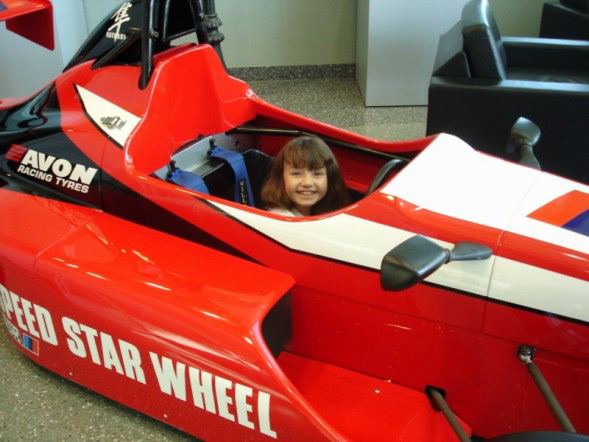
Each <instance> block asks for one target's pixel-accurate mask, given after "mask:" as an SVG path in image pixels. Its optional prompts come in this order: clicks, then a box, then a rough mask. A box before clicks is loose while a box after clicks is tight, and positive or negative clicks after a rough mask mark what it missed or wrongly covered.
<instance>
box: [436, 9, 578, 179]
mask: <svg viewBox="0 0 589 442" xmlns="http://www.w3.org/2000/svg"><path fill="white" fill-rule="evenodd" d="M520 116H523V117H526V118H528V119H530V120H532V121H533V122H535V123H536V124H537V125H538V126H540V128H541V130H542V137H541V138H540V141H539V143H538V144H537V145H536V148H535V153H536V156H537V158H538V160H539V161H540V164H541V166H542V168H543V169H544V170H547V171H549V172H553V173H555V174H558V175H562V176H566V177H569V178H572V179H575V180H577V181H582V182H585V183H589V42H582V41H573V40H551V39H539V38H517V37H507V38H501V35H500V34H499V30H498V28H497V24H496V22H495V19H494V17H493V14H492V11H491V9H490V7H489V4H488V2H487V0H472V1H470V2H469V3H467V4H466V5H465V6H464V9H463V11H462V19H461V21H460V22H459V23H458V24H456V25H455V26H454V27H453V28H452V29H451V30H450V31H449V32H447V33H446V34H444V35H442V37H441V38H440V42H439V47H438V53H437V56H436V61H435V66H434V73H433V76H432V80H431V83H430V87H429V103H428V116H427V133H428V135H429V134H435V133H439V132H447V133H451V134H455V135H457V136H459V137H460V138H462V139H464V140H465V141H466V142H468V143H469V144H471V145H472V146H473V147H475V148H476V149H478V150H481V151H485V152H488V153H491V154H494V155H498V156H502V157H505V158H507V154H506V153H505V146H506V143H507V139H508V136H509V131H510V128H511V126H512V125H513V124H514V123H515V121H516V120H517V119H518V118H519V117H520Z"/></svg>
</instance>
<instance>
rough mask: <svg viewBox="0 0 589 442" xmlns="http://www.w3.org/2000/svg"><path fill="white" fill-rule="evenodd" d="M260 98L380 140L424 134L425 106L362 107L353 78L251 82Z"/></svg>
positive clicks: (414, 136) (362, 102) (400, 138)
mask: <svg viewBox="0 0 589 442" xmlns="http://www.w3.org/2000/svg"><path fill="white" fill-rule="evenodd" d="M249 84H250V86H251V87H252V88H253V89H254V91H255V92H256V93H257V94H258V95H259V96H260V97H262V98H263V99H265V100H267V101H269V102H270V103H272V104H275V105H277V106H280V107H282V108H285V109H288V110H291V111H293V112H296V113H299V114H302V115H305V116H307V117H311V118H313V119H315V120H318V121H322V122H324V123H328V124H331V125H333V126H337V127H341V128H344V129H347V130H350V131H352V132H356V133H359V134H362V135H366V136H368V137H372V138H378V139H383V140H407V139H412V138H419V137H423V136H424V135H425V121H426V112H427V108H426V107H425V106H415V107H411V106H405V107H366V106H364V101H363V99H362V95H361V94H360V90H359V89H358V84H357V83H356V80H354V79H330V80H267V81H251V82H249Z"/></svg>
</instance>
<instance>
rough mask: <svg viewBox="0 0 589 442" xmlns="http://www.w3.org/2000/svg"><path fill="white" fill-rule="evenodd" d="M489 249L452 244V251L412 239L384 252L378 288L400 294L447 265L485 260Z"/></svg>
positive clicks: (427, 241) (474, 245) (422, 238)
mask: <svg viewBox="0 0 589 442" xmlns="http://www.w3.org/2000/svg"><path fill="white" fill-rule="evenodd" d="M492 254H493V251H492V250H491V248H490V247H487V246H484V245H482V244H477V243H472V242H459V243H456V245H455V247H454V248H453V249H452V250H449V249H445V248H444V247H441V246H439V245H438V244H436V243H435V242H433V241H431V240H429V239H427V238H425V237H423V236H420V235H416V236H413V237H411V238H409V239H407V240H405V241H403V242H402V243H401V244H399V245H398V246H396V247H395V248H394V249H392V250H391V251H390V252H388V253H387V254H386V255H385V257H384V258H383V260H382V263H381V272H380V285H381V287H382V288H383V289H385V290H393V291H397V290H404V289H407V288H409V287H412V286H413V285H415V284H417V283H418V282H420V281H423V280H424V279H425V278H427V277H428V276H429V275H431V274H432V273H433V272H435V271H436V270H438V269H439V268H440V267H442V266H443V265H444V264H446V263H448V262H451V261H472V260H481V259H488V258H490V257H491V255H492Z"/></svg>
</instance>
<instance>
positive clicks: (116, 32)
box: [106, 2, 132, 41]
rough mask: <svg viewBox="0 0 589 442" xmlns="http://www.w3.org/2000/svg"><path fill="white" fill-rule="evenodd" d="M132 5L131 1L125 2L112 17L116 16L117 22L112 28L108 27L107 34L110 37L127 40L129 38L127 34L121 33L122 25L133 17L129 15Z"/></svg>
mask: <svg viewBox="0 0 589 442" xmlns="http://www.w3.org/2000/svg"><path fill="white" fill-rule="evenodd" d="M131 6H132V4H131V2H127V3H125V4H124V5H123V6H121V7H120V8H119V10H118V11H117V12H115V14H114V15H113V16H112V17H111V18H114V20H115V22H114V24H113V25H112V26H111V27H110V28H108V29H107V32H106V36H107V37H108V38H112V39H113V40H115V41H117V40H125V39H126V38H127V36H126V35H125V34H122V33H121V25H122V24H123V23H126V22H128V21H129V20H131V17H129V9H130V8H131Z"/></svg>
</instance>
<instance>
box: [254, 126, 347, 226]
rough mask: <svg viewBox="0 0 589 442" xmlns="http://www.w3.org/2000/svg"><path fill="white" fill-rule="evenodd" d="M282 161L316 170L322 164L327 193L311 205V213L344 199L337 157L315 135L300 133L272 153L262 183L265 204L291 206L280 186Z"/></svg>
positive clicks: (334, 207) (342, 203)
mask: <svg viewBox="0 0 589 442" xmlns="http://www.w3.org/2000/svg"><path fill="white" fill-rule="evenodd" d="M285 161H286V162H288V164H290V165H291V166H293V167H296V168H308V169H310V170H316V169H321V168H322V167H325V169H326V171H327V193H326V194H325V196H324V197H323V198H322V199H321V200H320V201H318V202H317V203H316V204H315V205H314V206H313V207H311V215H318V214H321V213H325V212H330V211H332V210H337V209H341V208H342V207H343V206H345V205H346V204H347V203H348V191H347V189H346V186H345V184H344V180H343V178H342V174H341V172H340V168H339V165H338V164H337V160H336V159H335V156H334V155H333V152H332V151H331V149H330V148H329V146H327V144H325V142H324V141H323V140H321V139H319V138H317V137H313V136H303V137H298V138H293V139H292V140H290V141H289V142H288V143H286V144H285V145H284V147H283V148H282V150H281V151H280V153H279V154H278V155H277V156H276V158H275V160H274V163H273V164H272V168H271V169H270V173H269V174H268V177H267V178H266V181H265V182H264V185H263V186H262V195H261V196H262V201H263V202H264V204H265V206H266V208H268V209H274V208H281V209H292V208H293V207H294V204H293V202H292V201H291V200H290V198H289V197H288V195H287V194H286V191H285V189H284V178H283V173H284V162H285Z"/></svg>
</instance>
